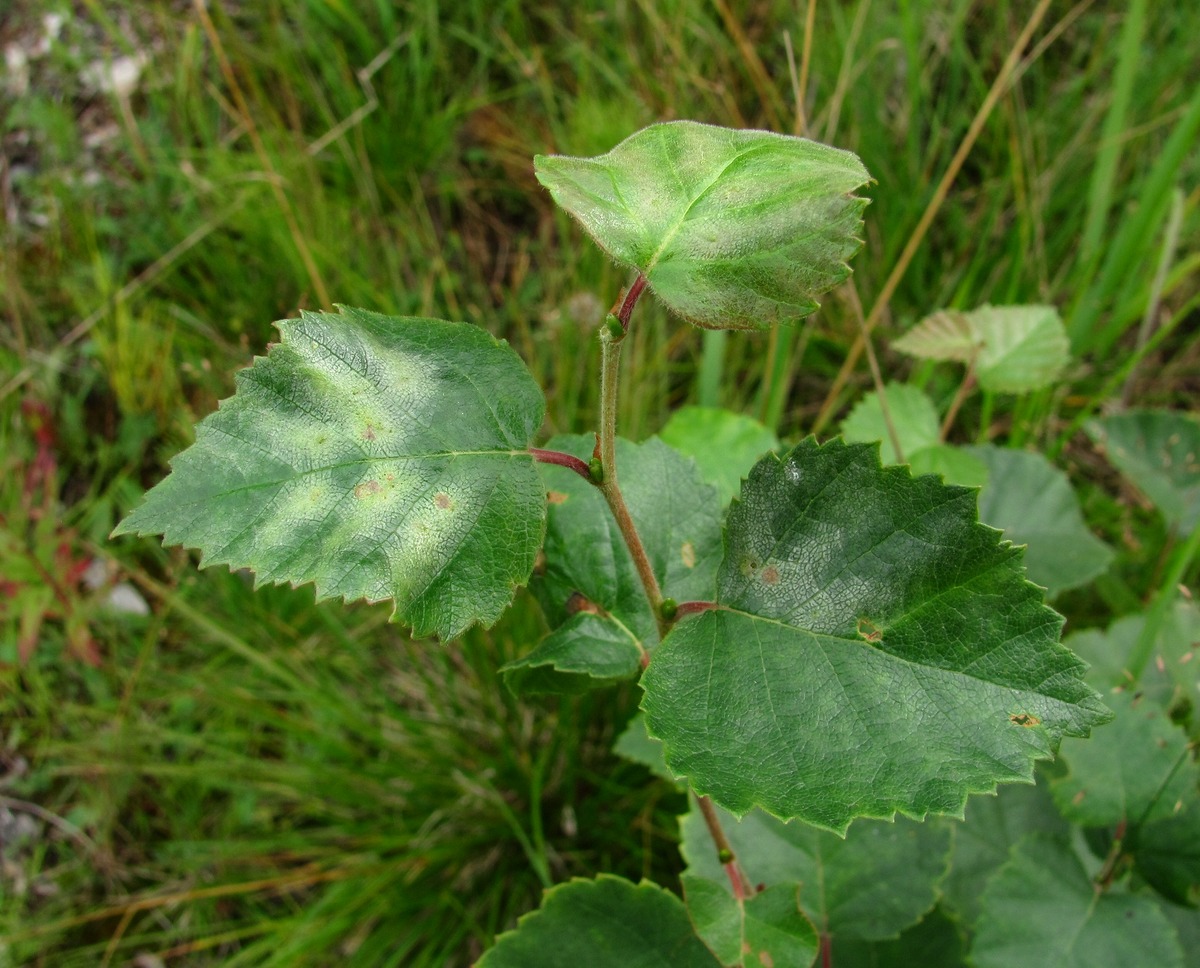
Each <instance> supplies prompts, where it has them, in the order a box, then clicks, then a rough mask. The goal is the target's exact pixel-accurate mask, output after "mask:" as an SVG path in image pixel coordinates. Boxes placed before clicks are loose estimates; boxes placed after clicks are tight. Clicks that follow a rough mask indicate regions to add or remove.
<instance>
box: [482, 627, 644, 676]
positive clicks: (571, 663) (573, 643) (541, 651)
mask: <svg viewBox="0 0 1200 968" xmlns="http://www.w3.org/2000/svg"><path fill="white" fill-rule="evenodd" d="M641 658H642V649H641V646H640V645H639V644H638V641H637V639H636V638H634V636H633V635H632V634H631V633H630V631H629V630H628V629H626V628H625V627H624V626H622V625H621V624H620V623H619V622H617V621H616V620H615V619H613V618H611V617H608V616H604V615H595V614H593V613H591V612H578V613H576V614H575V615H573V616H571V617H570V618H569V619H567V621H566V622H564V623H563V624H562V625H560V626H559V627H558V628H557V629H555V630H554V631H553V632H551V633H550V634H549V635H548V636H546V637H545V638H544V639H542V641H541V642H540V643H539V644H538V646H537V647H536V648H535V649H534V650H533V651H532V652H530V653H529V654H528V655H525V656H523V657H521V658H520V659H516V660H515V661H513V662H509V663H508V664H506V665H504V666H502V667H501V668H500V674H501V675H502V676H503V677H504V682H505V684H506V685H507V686H508V687H509V689H511V690H512V691H513V692H514V693H517V694H532V693H556V694H559V695H576V694H578V693H582V692H586V691H587V690H589V689H597V688H601V687H603V686H608V685H612V684H614V683H617V682H620V681H621V680H622V679H632V678H633V677H634V676H636V675H637V674H638V672H640V671H641Z"/></svg>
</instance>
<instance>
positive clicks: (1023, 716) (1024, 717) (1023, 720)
mask: <svg viewBox="0 0 1200 968" xmlns="http://www.w3.org/2000/svg"><path fill="white" fill-rule="evenodd" d="M1008 719H1009V721H1010V722H1013V723H1016V724H1017V725H1018V726H1024V727H1025V728H1026V729H1031V728H1032V727H1034V726H1040V725H1041V723H1042V721H1041V720H1040V719H1038V718H1037V717H1036V716H1033V715H1031V714H1029V713H1014V714H1013V715H1011V716H1009V717H1008Z"/></svg>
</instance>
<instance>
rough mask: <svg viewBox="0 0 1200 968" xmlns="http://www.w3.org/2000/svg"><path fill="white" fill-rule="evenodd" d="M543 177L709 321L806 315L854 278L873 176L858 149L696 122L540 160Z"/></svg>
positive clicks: (667, 293)
mask: <svg viewBox="0 0 1200 968" xmlns="http://www.w3.org/2000/svg"><path fill="white" fill-rule="evenodd" d="M534 169H535V171H536V172H537V177H538V180H539V181H540V182H541V183H542V184H543V185H544V186H545V187H546V188H548V189H549V190H550V194H551V195H552V196H553V197H554V200H555V201H556V202H557V203H558V204H559V205H560V206H562V207H563V208H564V209H566V210H567V211H568V212H570V213H571V214H572V215H573V216H575V218H577V219H578V220H579V222H580V223H581V224H582V225H583V227H584V228H585V229H586V230H587V231H588V233H589V234H590V235H591V236H592V237H593V238H594V239H595V240H596V242H597V243H598V244H599V245H600V247H601V248H602V249H604V251H606V252H607V253H608V254H609V255H611V256H612V257H613V258H614V259H616V260H617V262H619V263H621V264H622V265H626V266H630V267H632V268H634V269H636V270H637V271H638V272H640V273H641V274H642V275H644V276H645V277H646V279H647V280H648V282H649V284H650V288H651V289H652V290H653V292H654V293H655V295H657V296H658V297H659V298H660V299H661V300H662V301H663V302H665V303H666V304H667V306H669V307H670V308H671V309H673V310H674V311H675V312H677V313H679V314H680V315H681V316H683V317H684V318H685V319H689V320H691V321H692V322H694V323H696V324H697V325H700V326H705V327H708V328H710V329H764V328H766V327H768V326H770V325H772V324H774V323H779V322H789V321H792V320H795V319H799V318H801V317H803V316H807V315H808V314H809V313H811V312H813V311H814V310H815V309H816V308H817V306H818V304H817V302H816V301H815V300H814V297H815V296H817V295H819V294H820V293H823V292H826V291H828V290H829V289H832V288H833V287H834V286H836V285H837V284H838V283H840V282H841V281H842V280H844V279H845V278H846V277H847V276H848V275H849V274H850V270H849V267H848V266H847V265H846V260H848V259H849V258H850V257H851V256H852V255H854V253H855V252H857V251H858V249H859V246H860V245H861V244H862V243H861V241H860V239H859V238H858V236H859V234H860V232H861V230H862V211H863V208H864V207H865V206H866V201H865V200H864V199H861V198H858V197H856V196H855V195H854V194H853V193H854V191H855V190H856V189H858V188H861V187H862V186H863V185H865V184H866V183H867V182H868V181H870V175H868V174H867V171H866V169H865V168H863V166H862V163H861V162H860V161H859V160H858V158H857V157H855V156H854V155H853V154H851V153H850V152H847V151H840V150H838V149H836V148H831V147H829V146H827V145H822V144H817V143H815V142H812V141H806V140H804V139H803V138H794V137H789V136H786V135H779V134H773V133H771V132H767V131H737V130H733V129H730V128H719V127H714V126H712V125H706V124H697V123H696V122H694V121H673V122H669V123H666V124H653V125H651V126H650V127H648V128H644V129H642V130H641V131H639V132H637V133H636V134H634V135H631V136H630V137H629V138H626V139H625V140H624V141H622V142H621V143H620V144H619V145H617V146H616V147H615V148H613V149H612V151H610V152H608V153H607V154H604V155H599V156H598V157H595V158H569V157H564V156H560V155H549V156H545V155H539V156H538V157H537V158H535V159H534Z"/></svg>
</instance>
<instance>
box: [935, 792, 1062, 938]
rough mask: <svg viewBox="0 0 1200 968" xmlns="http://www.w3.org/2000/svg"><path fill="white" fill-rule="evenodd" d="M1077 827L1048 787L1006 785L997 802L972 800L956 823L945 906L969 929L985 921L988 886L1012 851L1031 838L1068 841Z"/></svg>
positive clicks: (980, 798) (943, 887)
mask: <svg viewBox="0 0 1200 968" xmlns="http://www.w3.org/2000/svg"><path fill="white" fill-rule="evenodd" d="M1070 830H1071V828H1070V827H1069V826H1068V825H1067V822H1066V821H1065V820H1063V818H1062V816H1061V815H1060V814H1059V812H1058V810H1057V809H1056V808H1055V806H1054V801H1053V799H1051V796H1050V792H1049V790H1048V789H1047V787H1046V784H1045V783H1044V782H1039V783H1038V784H1037V785H1036V786H1031V785H1026V784H1024V783H1014V784H1011V785H1009V786H1002V787H1000V788H999V789H998V790H997V791H996V795H995V796H994V797H972V798H971V799H970V801H969V802H968V803H967V809H966V812H965V814H964V816H963V819H962V821H961V822H956V823H955V824H954V851H953V854H952V860H951V863H950V874H949V876H948V877H947V878H946V881H945V883H944V884H943V885H942V899H943V904H945V905H946V907H947V908H949V909H950V911H952V912H953V913H955V914H957V915H958V916H959V917H960V918H961V919H962V920H963V921H964V922H965V923H966V924H968V925H974V924H975V921H976V919H977V918H978V917H979V911H980V898H981V897H982V895H983V889H984V886H985V885H986V884H987V882H988V880H989V879H990V878H991V876H992V875H993V874H995V873H996V871H998V870H999V869H1000V868H1001V867H1002V866H1003V865H1004V864H1005V863H1006V862H1007V861H1008V857H1009V854H1010V853H1011V851H1012V847H1013V845H1014V844H1016V842H1017V841H1018V840H1020V839H1021V838H1022V837H1024V836H1026V835H1028V834H1030V833H1043V834H1046V835H1047V836H1051V837H1056V838H1058V839H1060V840H1064V841H1065V840H1067V839H1068V837H1069V836H1070Z"/></svg>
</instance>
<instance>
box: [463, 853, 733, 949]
mask: <svg viewBox="0 0 1200 968" xmlns="http://www.w3.org/2000/svg"><path fill="white" fill-rule="evenodd" d="M477 964H478V968H563V966H564V965H565V966H569V968H720V965H719V962H717V960H716V959H715V958H714V957H713V956H712V953H711V952H710V951H709V950H708V949H707V948H706V947H705V946H704V943H703V942H702V941H701V940H700V939H699V938H698V937H696V934H695V932H694V931H693V930H692V924H691V922H690V921H689V920H688V916H687V910H686V909H685V908H684V906H683V902H682V901H681V900H679V898H677V897H676V896H675V895H674V894H671V893H669V892H668V891H664V890H663V889H662V888H661V887H658V886H657V885H654V884H650V883H648V882H646V881H643V882H642V883H641V884H638V885H636V886H635V885H634V884H631V883H630V882H629V881H627V880H624V879H623V878H620V877H613V876H611V875H608V874H601V875H600V876H599V877H598V878H596V879H595V880H594V881H588V880H583V879H582V878H575V879H574V880H572V881H569V882H568V883H566V884H560V885H558V886H557V887H552V888H551V889H550V890H548V891H547V892H546V893H545V895H544V896H543V898H542V906H541V907H540V908H539V909H538V910H537V911H534V912H533V913H532V914H527V915H525V916H524V917H523V918H521V920H520V921H519V922H518V924H517V927H516V929H515V930H513V931H509V932H508V933H507V934H502V935H500V937H498V938H497V939H496V944H495V946H494V947H493V948H492V949H491V950H489V951H487V952H485V953H484V956H483V957H482V958H481V959H480V960H479V962H478V963H477Z"/></svg>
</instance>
